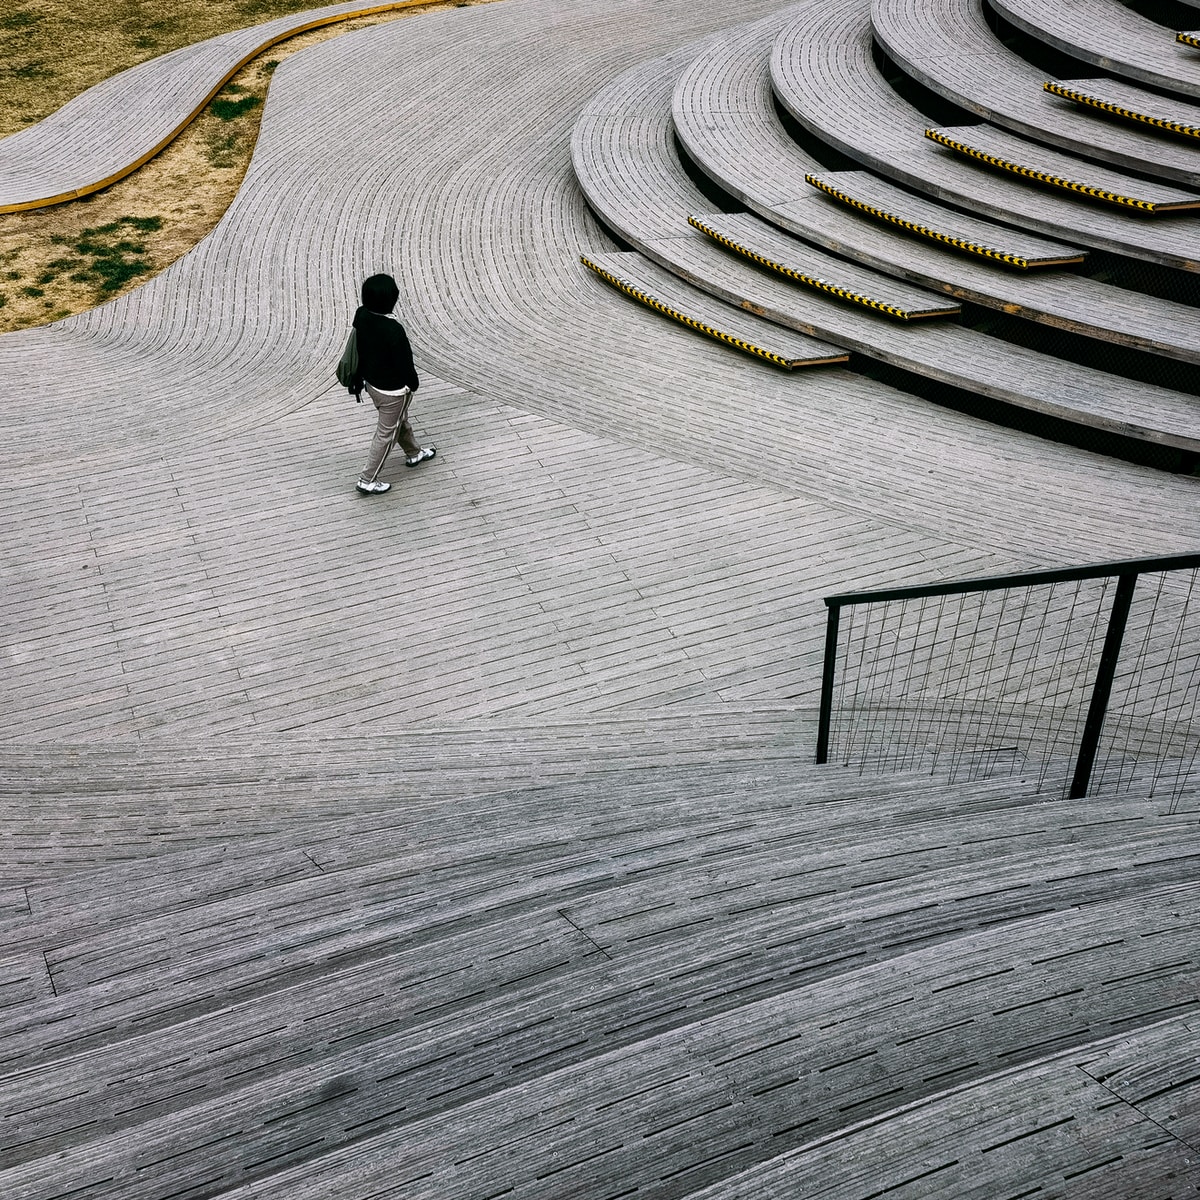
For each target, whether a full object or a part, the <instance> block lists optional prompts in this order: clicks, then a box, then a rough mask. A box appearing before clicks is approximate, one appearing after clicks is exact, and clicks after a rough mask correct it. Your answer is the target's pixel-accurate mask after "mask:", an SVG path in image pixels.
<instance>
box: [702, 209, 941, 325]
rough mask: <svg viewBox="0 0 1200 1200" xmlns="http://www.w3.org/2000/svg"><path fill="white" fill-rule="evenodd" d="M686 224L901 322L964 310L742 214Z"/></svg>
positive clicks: (782, 271) (735, 249)
mask: <svg viewBox="0 0 1200 1200" xmlns="http://www.w3.org/2000/svg"><path fill="white" fill-rule="evenodd" d="M688 223H689V224H690V225H692V226H693V227H694V228H696V229H698V230H700V232H701V233H703V234H705V235H706V236H707V237H710V238H712V239H713V241H715V242H718V243H719V244H720V245H722V246H724V247H725V248H726V249H729V250H732V251H733V252H734V253H735V254H740V255H742V256H743V257H744V258H748V259H750V260H751V261H752V262H756V263H758V265H759V266H761V267H766V268H767V269H768V270H770V271H775V272H776V273H777V274H779V275H783V276H784V277H785V278H787V279H791V280H792V281H793V282H795V283H800V284H803V285H804V286H805V287H810V288H813V289H814V290H815V291H818V292H821V293H822V294H823V295H829V296H834V297H836V298H837V299H839V300H845V301H846V302H847V303H850V304H854V305H857V306H859V307H861V308H867V309H870V310H871V311H872V312H880V313H883V314H885V315H886V316H889V317H894V318H896V320H899V321H919V320H924V319H927V318H929V317H948V316H954V315H955V314H956V313H958V312H959V311H960V306H959V305H957V304H947V303H946V302H945V301H939V300H937V299H936V298H935V297H934V296H931V295H930V294H929V293H928V292H923V291H919V290H918V289H916V288H908V287H904V286H903V285H902V284H898V283H896V282H895V281H893V280H890V279H888V278H887V277H886V276H881V275H879V274H877V273H876V272H874V271H863V270H860V269H856V268H855V267H854V266H852V265H850V264H848V263H846V262H845V261H844V260H843V259H838V258H834V257H833V256H832V255H828V254H822V253H821V252H820V251H819V250H813V249H812V248H811V247H809V246H806V245H805V244H804V243H803V242H798V241H796V239H795V238H791V237H788V236H787V234H785V233H781V232H780V231H779V230H777V229H775V228H773V227H772V226H770V225H767V224H765V223H764V222H762V221H759V220H756V219H755V218H754V217H751V216H748V215H746V214H744V213H704V214H700V215H697V214H695V213H693V214H692V215H690V216H689V217H688Z"/></svg>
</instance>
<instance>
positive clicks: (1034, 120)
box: [871, 0, 1200, 187]
mask: <svg viewBox="0 0 1200 1200" xmlns="http://www.w3.org/2000/svg"><path fill="white" fill-rule="evenodd" d="M871 27H872V29H873V31H874V34H875V40H876V42H877V43H878V44H879V45H880V46H881V47H882V48H883V49H884V50H885V51H886V52H887V54H888V55H889V57H890V58H891V59H892V60H893V61H894V62H895V63H896V64H897V65H898V66H899V67H900V68H901V70H903V71H904V73H905V74H906V75H908V76H910V77H911V78H913V79H915V80H916V81H917V82H918V83H921V84H923V85H924V86H925V87H927V88H929V89H930V90H931V91H933V92H935V93H937V94H938V95H940V96H942V97H944V98H945V99H947V100H950V101H951V102H952V103H954V104H957V105H959V106H960V107H961V108H964V109H967V110H968V111H969V112H973V113H976V114H977V115H978V116H981V117H983V118H985V119H986V120H988V121H992V122H993V123H995V124H996V125H1002V126H1004V127H1005V128H1006V129H1011V130H1012V131H1013V132H1014V133H1019V134H1022V135H1024V136H1026V137H1029V138H1033V139H1034V140H1036V141H1040V142H1043V143H1045V144H1047V145H1051V146H1058V147H1060V148H1062V149H1064V150H1069V151H1071V152H1072V153H1074V154H1078V155H1080V156H1082V157H1084V158H1091V159H1098V160H1102V161H1104V162H1107V163H1111V164H1112V165H1113V166H1116V167H1119V168H1121V169H1122V170H1132V171H1139V172H1143V173H1145V174H1149V175H1154V176H1156V177H1158V178H1161V179H1170V180H1173V181H1175V182H1177V183H1183V184H1189V185H1191V186H1193V187H1194V186H1196V185H1198V184H1200V146H1191V145H1188V144H1186V143H1183V142H1178V141H1170V140H1167V139H1165V138H1162V137H1158V136H1155V135H1154V134H1151V133H1148V132H1145V131H1144V130H1139V129H1137V128H1136V127H1133V126H1121V125H1115V124H1113V123H1112V122H1110V121H1108V120H1106V119H1104V118H1103V117H1101V116H1099V115H1098V114H1095V115H1091V114H1088V113H1087V112H1086V111H1083V110H1081V109H1079V108H1077V107H1076V106H1074V105H1072V104H1064V103H1063V102H1062V100H1061V99H1059V98H1057V97H1052V95H1051V94H1050V92H1049V91H1047V89H1046V88H1045V87H1044V86H1043V85H1044V83H1045V82H1046V73H1045V72H1043V71H1040V70H1038V69H1037V67H1035V66H1033V65H1032V64H1030V63H1027V62H1026V61H1025V60H1024V59H1022V58H1021V57H1020V56H1019V55H1017V54H1016V53H1014V52H1013V51H1012V50H1010V49H1009V48H1008V47H1006V46H1005V45H1004V43H1003V42H1001V41H1000V39H999V38H998V37H997V36H996V35H995V33H994V32H993V31H992V29H991V27H990V26H989V25H988V23H987V19H986V17H985V14H984V8H983V0H931V2H930V3H928V4H922V5H915V4H912V3H909V2H908V0H873V3H872V5H871Z"/></svg>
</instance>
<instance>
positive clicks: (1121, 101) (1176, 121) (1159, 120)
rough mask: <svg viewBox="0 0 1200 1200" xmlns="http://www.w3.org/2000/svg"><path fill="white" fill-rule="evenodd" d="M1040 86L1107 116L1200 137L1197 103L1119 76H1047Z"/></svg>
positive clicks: (1186, 135) (1183, 135)
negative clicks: (1191, 102) (1162, 92)
mask: <svg viewBox="0 0 1200 1200" xmlns="http://www.w3.org/2000/svg"><path fill="white" fill-rule="evenodd" d="M1042 86H1043V87H1044V88H1045V89H1046V91H1047V92H1050V93H1052V94H1053V95H1055V96H1061V97H1062V98H1063V99H1065V100H1073V101H1074V102H1075V103H1076V104H1081V105H1084V106H1085V107H1086V108H1089V109H1092V110H1095V111H1096V112H1099V113H1104V114H1106V115H1108V116H1115V117H1121V118H1123V119H1124V120H1126V121H1134V122H1137V123H1139V124H1142V125H1149V126H1151V127H1152V128H1154V129H1164V130H1166V131H1167V132H1169V133H1177V134H1179V135H1180V136H1182V137H1188V138H1200V106H1198V105H1195V104H1188V103H1186V102H1185V101H1182V100H1172V99H1170V98H1168V97H1166V96H1160V95H1159V94H1158V93H1157V92H1148V91H1146V90H1145V88H1139V87H1135V86H1134V85H1133V84H1131V83H1124V82H1123V81H1121V80H1120V79H1048V80H1046V82H1045V83H1043V84H1042Z"/></svg>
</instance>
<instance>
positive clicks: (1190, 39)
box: [1175, 29, 1200, 50]
mask: <svg viewBox="0 0 1200 1200" xmlns="http://www.w3.org/2000/svg"><path fill="white" fill-rule="evenodd" d="M1175 40H1176V41H1177V42H1182V43H1183V44H1184V45H1185V46H1195V47H1196V49H1197V50H1200V33H1194V32H1192V31H1191V30H1189V29H1185V30H1184V31H1183V32H1182V33H1177V34H1176V35H1175Z"/></svg>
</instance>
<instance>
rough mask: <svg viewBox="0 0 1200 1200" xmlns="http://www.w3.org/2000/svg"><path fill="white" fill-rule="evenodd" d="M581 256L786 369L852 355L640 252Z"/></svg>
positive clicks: (665, 310)
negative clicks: (761, 315)
mask: <svg viewBox="0 0 1200 1200" xmlns="http://www.w3.org/2000/svg"><path fill="white" fill-rule="evenodd" d="M581 261H582V262H583V264H584V266H586V267H588V268H589V269H590V270H592V271H595V272H596V274H597V275H599V276H600V278H601V279H603V280H604V281H605V282H606V283H609V284H611V285H612V286H613V287H615V288H617V289H618V290H619V291H622V292H624V293H625V294H626V295H627V296H631V297H632V298H633V299H635V300H637V301H639V302H640V303H642V304H644V305H646V306H647V307H648V308H652V309H653V310H654V311H655V312H657V313H661V314H662V315H663V316H665V317H670V318H671V320H673V321H678V322H679V323H680V324H681V325H686V326H687V327H688V328H689V329H694V330H696V331H697V332H698V333H703V334H705V335H707V336H708V337H711V338H714V339H715V340H717V341H719V342H724V343H725V344H726V345H727V346H732V347H734V348H735V349H737V350H741V351H742V352H743V353H745V354H749V355H752V356H753V357H755V358H761V359H764V360H766V361H767V362H769V363H771V364H772V365H774V366H777V367H782V368H784V369H785V370H788V371H794V370H795V369H796V368H797V367H814V366H827V365H829V364H830V363H842V362H846V361H847V360H848V359H849V357H850V355H849V354H848V353H847V352H846V351H845V350H843V349H842V348H841V347H839V346H834V345H831V344H830V343H828V342H821V341H818V340H817V339H815V338H809V337H806V336H804V335H802V334H797V333H793V332H791V331H786V330H782V329H778V328H772V327H771V326H770V325H768V324H765V323H764V322H762V321H760V320H758V318H756V317H753V316H751V315H749V314H748V313H745V312H739V311H738V310H737V309H733V308H730V307H727V306H724V305H721V304H715V303H713V301H712V300H711V299H710V298H709V297H707V296H706V295H704V293H703V292H700V291H697V290H695V289H693V288H690V287H688V286H687V285H686V284H683V283H681V282H680V280H679V279H678V278H676V277H674V276H672V275H671V274H670V273H669V272H667V271H664V270H662V269H661V268H660V267H656V266H655V265H654V264H653V263H649V262H647V261H646V260H645V259H644V258H643V257H642V256H641V255H640V254H636V253H627V254H592V255H584V256H582V258H581Z"/></svg>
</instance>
